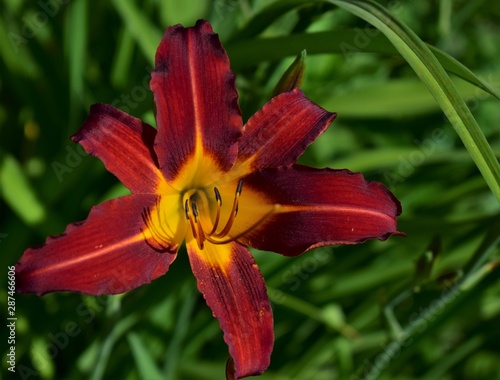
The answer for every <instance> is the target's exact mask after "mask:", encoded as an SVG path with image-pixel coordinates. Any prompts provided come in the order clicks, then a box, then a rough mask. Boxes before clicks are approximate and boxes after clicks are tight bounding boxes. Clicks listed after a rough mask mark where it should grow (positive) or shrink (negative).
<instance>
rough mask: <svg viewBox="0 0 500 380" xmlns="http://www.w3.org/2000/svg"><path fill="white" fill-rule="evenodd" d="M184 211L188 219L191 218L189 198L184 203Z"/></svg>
mask: <svg viewBox="0 0 500 380" xmlns="http://www.w3.org/2000/svg"><path fill="white" fill-rule="evenodd" d="M184 212H185V213H186V219H187V220H189V199H186V202H185V203H184Z"/></svg>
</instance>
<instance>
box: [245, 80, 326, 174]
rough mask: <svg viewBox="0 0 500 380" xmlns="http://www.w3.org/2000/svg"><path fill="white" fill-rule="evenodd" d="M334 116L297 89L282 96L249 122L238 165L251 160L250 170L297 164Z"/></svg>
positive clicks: (277, 97)
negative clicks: (298, 159)
mask: <svg viewBox="0 0 500 380" xmlns="http://www.w3.org/2000/svg"><path fill="white" fill-rule="evenodd" d="M335 116H336V114H334V113H330V112H328V111H325V110H324V109H323V108H321V107H320V106H318V105H316V104H315V103H313V102H311V101H310V100H309V99H307V98H306V96H305V95H304V94H303V93H302V91H300V90H298V89H295V90H293V91H291V92H285V93H283V94H280V95H278V96H276V97H275V98H273V99H271V100H270V101H269V102H268V103H266V104H265V105H264V107H263V108H262V109H261V110H260V111H258V112H257V113H256V114H255V115H253V116H252V117H251V118H250V119H249V120H248V122H247V124H246V125H245V127H244V133H243V136H242V138H241V140H240V143H239V153H238V163H243V162H245V161H249V162H248V163H249V164H250V166H249V169H250V170H258V169H264V168H274V167H278V166H282V165H291V164H294V163H295V162H296V161H297V158H298V157H299V156H300V155H301V154H302V153H303V152H304V150H305V149H306V148H307V146H308V145H309V144H311V143H312V142H313V141H314V140H315V139H316V138H317V137H318V136H319V135H320V134H321V133H323V132H324V130H325V129H326V128H327V127H328V126H329V125H330V123H331V122H332V121H333V119H334V118H335Z"/></svg>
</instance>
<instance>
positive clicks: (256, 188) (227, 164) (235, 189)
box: [16, 21, 401, 378]
mask: <svg viewBox="0 0 500 380" xmlns="http://www.w3.org/2000/svg"><path fill="white" fill-rule="evenodd" d="M151 89H152V91H153V93H154V100H155V103H156V110H157V114H156V122H157V129H155V128H153V127H152V126H150V125H148V124H145V123H143V122H142V121H140V120H139V119H136V118H134V117H132V116H130V115H128V114H126V113H124V112H122V111H120V110H118V109H116V108H114V107H112V106H110V105H106V104H97V105H94V106H92V107H91V109H90V115H89V116H88V118H87V120H86V121H85V123H84V124H83V126H82V127H81V129H80V130H79V131H78V133H76V134H75V135H74V136H73V137H72V140H73V141H75V142H79V143H80V144H81V145H82V146H83V147H84V148H85V150H86V151H87V152H88V153H89V154H92V155H94V156H96V157H98V158H100V159H101V160H102V161H103V162H104V164H105V166H106V168H107V169H108V170H109V171H110V172H111V173H113V174H114V175H116V176H117V177H118V179H120V180H121V181H122V182H123V184H124V185H125V186H126V187H127V188H129V189H130V191H131V192H132V194H131V195H128V196H124V197H120V198H117V199H113V200H110V201H107V202H104V203H102V204H100V205H98V206H95V207H93V208H92V209H91V211H90V214H89V216H88V218H87V220H85V221H84V222H81V223H76V224H72V225H69V226H68V227H67V229H66V231H65V232H64V233H63V234H62V235H60V236H57V237H49V238H48V239H47V241H46V243H45V244H44V245H43V246H42V247H39V248H30V249H28V250H27V251H26V252H25V253H24V255H23V256H22V258H21V259H20V261H19V263H18V264H17V265H16V273H17V284H18V291H20V292H25V293H36V294H38V295H43V294H45V293H47V292H54V291H73V292H81V293H86V294H91V295H99V294H103V293H105V294H116V293H123V292H126V291H129V290H131V289H133V288H136V287H138V286H140V285H142V284H145V283H149V282H151V281H152V280H154V279H155V278H157V277H159V276H161V275H163V274H165V273H166V272H167V270H168V269H169V266H170V264H171V263H172V262H173V261H174V259H175V257H176V253H177V251H178V249H179V246H180V245H181V244H182V243H183V241H185V242H186V247H187V252H188V255H189V260H190V263H191V267H192V270H193V273H194V275H195V276H196V279H197V281H198V288H199V290H200V291H201V292H202V293H203V295H204V297H205V299H206V302H207V304H208V306H209V307H210V308H211V309H212V311H213V314H214V316H215V317H216V318H217V319H218V320H219V322H220V325H221V328H222V330H223V331H224V339H225V341H226V343H227V344H228V346H229V353H230V355H231V357H232V359H233V360H234V373H235V377H236V378H242V377H246V376H250V375H257V374H261V373H262V372H264V370H265V369H266V368H267V367H268V365H269V361H270V355H271V351H272V346H273V340H274V338H273V317H272V312H271V306H270V303H269V299H268V296H267V293H266V288H265V284H264V281H263V279H262V275H261V273H260V271H259V269H258V267H257V265H256V263H255V261H254V259H253V257H252V255H251V254H250V251H249V250H248V248H247V246H251V247H254V248H257V249H260V250H266V251H274V252H278V253H280V254H283V255H287V256H296V255H299V254H301V253H303V252H305V251H308V250H310V249H312V248H314V247H318V246H324V245H331V244H355V243H361V242H363V241H365V240H367V239H374V238H376V239H380V240H384V239H386V238H388V237H389V236H391V235H393V234H398V232H397V228H396V217H397V216H398V215H399V214H400V212H401V207H400V204H399V202H398V200H397V199H396V198H395V197H394V196H393V195H392V194H391V193H390V191H389V190H387V189H386V188H385V187H384V186H383V185H382V184H380V183H377V182H367V181H365V180H364V178H363V177H362V175H361V174H356V173H351V172H349V171H347V170H333V169H314V168H310V167H306V166H301V165H296V164H295V162H296V160H297V158H298V157H299V156H300V155H301V154H302V153H303V151H304V150H305V149H306V147H307V146H308V145H309V144H310V143H311V142H312V141H313V140H315V139H316V137H318V136H319V135H320V134H321V133H322V132H323V131H324V130H325V129H326V128H327V127H328V125H329V124H330V123H331V121H332V120H333V119H334V117H335V114H334V113H330V112H327V111H325V110H324V109H322V108H321V107H319V106H318V105H316V104H314V103H313V102H311V101H310V100H309V99H307V98H306V97H305V96H304V94H303V93H302V92H301V91H299V90H297V89H295V90H293V91H290V92H286V93H283V94H280V95H278V96H276V97H275V98H273V99H272V100H271V101H269V102H268V103H267V104H266V105H264V107H263V108H262V109H261V110H260V111H258V112H257V113H256V114H255V115H254V116H252V117H251V118H250V119H249V120H248V122H247V123H246V124H245V125H243V123H242V119H241V113H240V110H239V107H238V102H237V97H238V95H237V92H236V89H235V85H234V74H233V73H232V72H231V70H230V67H229V60H228V57H227V55H226V52H225V50H224V49H223V47H222V46H221V44H220V42H219V39H218V36H217V35H216V34H215V33H214V32H213V31H212V28H211V26H210V24H209V23H208V22H206V21H199V22H198V23H197V24H196V26H195V27H191V28H183V27H182V26H180V25H177V26H174V27H170V28H168V29H167V31H166V32H165V36H164V37H163V40H162V41H161V43H160V46H159V47H158V51H157V53H156V64H155V69H154V71H153V73H152V79H151Z"/></svg>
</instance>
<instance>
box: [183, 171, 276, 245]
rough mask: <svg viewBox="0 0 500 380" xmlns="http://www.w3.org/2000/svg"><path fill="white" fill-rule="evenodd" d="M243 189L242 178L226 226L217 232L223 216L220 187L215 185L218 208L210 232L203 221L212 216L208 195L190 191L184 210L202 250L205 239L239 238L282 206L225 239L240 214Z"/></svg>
mask: <svg viewBox="0 0 500 380" xmlns="http://www.w3.org/2000/svg"><path fill="white" fill-rule="evenodd" d="M242 190H243V180H241V179H240V180H239V181H238V185H237V186H236V191H235V195H234V200H233V206H232V208H231V211H230V213H229V218H228V220H227V222H226V224H225V226H224V227H223V228H222V230H221V231H220V232H217V228H218V227H219V223H220V217H221V208H222V197H221V195H220V192H219V189H218V188H217V187H214V194H215V201H216V202H217V209H216V212H215V219H214V222H213V225H212V228H211V229H210V232H209V233H206V232H205V231H206V230H205V229H204V228H203V223H202V221H203V220H205V219H208V220H209V218H210V216H209V214H208V212H209V211H208V207H207V206H208V204H205V203H207V202H208V199H207V197H206V195H205V194H204V193H198V190H192V193H188V194H187V195H186V200H185V202H184V212H185V213H186V219H187V220H189V224H190V227H191V231H192V233H193V238H194V239H195V240H196V243H197V244H198V247H199V249H200V250H202V249H203V248H204V243H205V240H207V241H209V242H210V243H212V244H227V243H230V242H232V241H235V240H238V239H239V238H241V237H242V236H243V235H245V234H247V233H248V232H250V231H251V230H253V229H254V228H256V227H257V226H258V225H259V224H261V223H262V222H263V221H264V220H265V219H267V218H268V217H269V216H270V215H271V214H272V213H274V212H275V211H276V210H277V209H278V208H279V207H280V205H278V204H276V205H274V207H273V208H272V209H271V210H269V211H268V212H267V213H265V214H264V215H263V216H262V217H261V218H259V220H257V221H256V222H255V223H253V224H252V225H251V226H250V227H248V228H247V229H245V230H244V231H242V232H240V233H239V234H237V235H236V236H232V237H230V238H226V239H223V238H224V237H226V236H227V235H228V234H229V232H230V231H231V228H232V227H233V225H234V220H235V218H236V215H237V214H238V206H239V199H240V196H241V192H242ZM198 200H201V202H202V210H201V211H202V213H203V215H201V214H200V210H199V209H198V203H197V201H198ZM204 218H205V219H204Z"/></svg>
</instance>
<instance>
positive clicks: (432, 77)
mask: <svg viewBox="0 0 500 380" xmlns="http://www.w3.org/2000/svg"><path fill="white" fill-rule="evenodd" d="M329 1H330V2H331V3H333V4H336V5H338V6H339V7H342V8H344V9H346V10H347V11H349V12H351V13H353V14H354V15H356V16H358V17H360V18H362V19H364V20H365V21H367V22H369V23H370V24H372V25H373V26H375V27H376V28H378V29H379V30H380V31H382V33H384V34H385V35H386V36H387V38H389V40H390V41H391V42H392V43H393V44H394V46H395V47H396V49H398V51H399V52H400V53H401V55H402V56H403V57H404V58H405V59H406V61H407V62H408V63H409V64H410V65H411V66H412V68H413V69H414V70H415V72H416V73H417V75H418V76H419V77H420V79H421V80H422V81H423V82H424V83H425V85H426V86H427V87H428V88H429V90H430V92H431V93H432V95H433V96H434V98H435V99H436V101H437V102H438V103H439V105H440V106H441V109H442V110H443V111H444V113H445V115H446V116H447V118H448V120H449V121H450V122H451V124H452V125H453V127H454V128H455V131H456V132H457V134H458V135H459V137H460V138H461V140H462V142H463V143H464V145H465V147H466V148H467V150H468V151H469V153H470V155H471V157H472V159H473V160H474V162H475V163H476V165H477V167H478V169H479V170H480V171H481V174H482V175H483V177H484V179H485V181H486V183H487V184H488V186H489V187H490V189H491V191H492V193H493V194H494V195H495V197H496V198H497V200H498V201H499V202H500V165H499V163H498V160H497V159H496V157H495V155H494V154H493V151H492V149H491V147H490V145H489V144H488V141H487V140H486V138H485V137H484V134H483V132H482V131H481V128H480V127H479V125H478V124H477V122H476V120H475V119H474V117H473V116H472V114H471V112H470V110H469V109H468V107H467V105H466V104H465V102H464V100H463V99H462V97H461V96H460V94H459V93H458V91H457V90H456V88H455V86H454V85H453V83H452V82H451V80H450V78H449V76H448V74H447V73H446V71H445V70H444V68H443V66H442V65H441V64H440V63H439V61H438V60H437V58H436V57H435V56H434V54H432V52H431V51H430V50H429V48H428V47H427V46H426V45H425V43H424V42H422V41H421V40H420V38H418V36H417V35H416V34H415V33H414V32H413V31H412V30H411V29H409V28H408V27H407V26H406V25H405V24H403V23H401V22H399V21H398V20H396V19H395V18H393V17H392V15H391V14H390V13H389V12H388V11H387V10H386V9H385V8H383V7H382V6H380V5H378V4H377V3H375V2H372V1H367V0H364V1H363V0H354V1H346V0H329Z"/></svg>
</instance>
